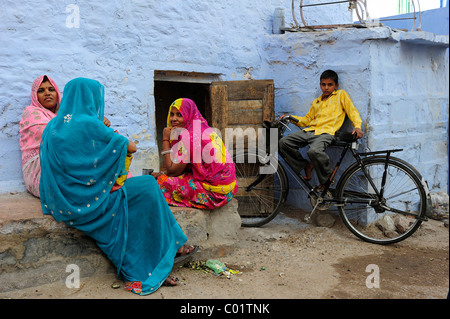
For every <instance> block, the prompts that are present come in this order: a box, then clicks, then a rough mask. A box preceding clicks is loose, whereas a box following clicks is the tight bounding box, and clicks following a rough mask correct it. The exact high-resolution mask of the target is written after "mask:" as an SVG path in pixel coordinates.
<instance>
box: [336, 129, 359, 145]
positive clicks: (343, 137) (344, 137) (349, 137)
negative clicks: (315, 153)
mask: <svg viewBox="0 0 450 319" xmlns="http://www.w3.org/2000/svg"><path fill="white" fill-rule="evenodd" d="M334 136H335V137H336V140H335V142H334V145H337V146H345V144H348V143H353V142H356V140H357V139H358V138H357V135H356V133H355V134H352V133H351V132H336V133H335V135H334Z"/></svg>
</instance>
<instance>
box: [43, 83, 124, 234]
mask: <svg viewBox="0 0 450 319" xmlns="http://www.w3.org/2000/svg"><path fill="white" fill-rule="evenodd" d="M103 114H104V87H103V85H101V84H100V83H99V82H97V81H95V80H90V79H84V78H77V79H74V80H72V81H70V82H69V83H67V84H66V86H65V88H64V98H63V99H62V102H61V107H60V109H59V112H58V115H57V116H56V117H55V118H54V119H53V120H52V121H50V123H48V125H47V127H46V128H45V131H44V134H43V136H42V145H41V148H40V157H41V183H40V189H41V203H42V208H43V211H44V214H51V215H53V217H54V218H55V219H56V220H63V221H69V220H70V223H71V225H76V224H77V223H84V222H86V221H88V220H92V219H93V218H95V217H96V216H97V215H99V214H102V213H103V212H104V210H105V208H106V207H105V206H106V203H107V201H106V199H107V198H108V194H109V192H110V190H111V188H112V186H113V184H114V182H115V180H116V179H117V177H118V175H119V173H120V172H121V171H122V169H123V168H124V163H125V157H126V155H127V148H128V139H127V138H126V137H124V136H122V135H119V134H116V133H115V132H114V130H113V129H112V128H109V127H106V126H105V125H104V124H103V121H102V120H103Z"/></svg>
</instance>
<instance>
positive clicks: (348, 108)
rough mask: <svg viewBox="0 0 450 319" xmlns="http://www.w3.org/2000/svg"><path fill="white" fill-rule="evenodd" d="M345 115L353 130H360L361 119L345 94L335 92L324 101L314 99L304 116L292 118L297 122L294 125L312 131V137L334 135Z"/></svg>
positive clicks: (341, 91)
mask: <svg viewBox="0 0 450 319" xmlns="http://www.w3.org/2000/svg"><path fill="white" fill-rule="evenodd" d="M345 114H347V116H348V118H349V119H350V121H352V123H353V126H354V128H361V123H362V120H361V117H360V116H359V113H358V110H357V109H356V108H355V106H354V105H353V102H352V100H351V99H350V97H349V96H348V94H347V92H345V91H344V90H336V91H334V92H333V93H331V94H330V96H329V97H328V99H326V100H325V101H322V96H320V97H318V98H317V99H315V100H314V101H313V102H312V105H311V108H310V109H309V111H308V113H307V114H306V115H305V116H303V117H302V116H295V115H292V117H294V118H296V119H298V120H299V121H298V123H294V124H295V125H297V126H299V127H307V126H308V127H307V128H305V131H314V135H320V134H323V133H327V134H330V135H334V133H335V132H336V131H337V130H339V129H340V127H341V126H342V124H343V123H344V120H345Z"/></svg>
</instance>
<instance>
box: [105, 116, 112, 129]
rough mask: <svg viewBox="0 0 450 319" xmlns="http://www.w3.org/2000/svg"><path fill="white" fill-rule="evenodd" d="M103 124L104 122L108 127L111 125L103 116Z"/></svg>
mask: <svg viewBox="0 0 450 319" xmlns="http://www.w3.org/2000/svg"><path fill="white" fill-rule="evenodd" d="M103 124H105V125H106V127H110V126H111V122H110V120H108V119H107V118H106V117H103Z"/></svg>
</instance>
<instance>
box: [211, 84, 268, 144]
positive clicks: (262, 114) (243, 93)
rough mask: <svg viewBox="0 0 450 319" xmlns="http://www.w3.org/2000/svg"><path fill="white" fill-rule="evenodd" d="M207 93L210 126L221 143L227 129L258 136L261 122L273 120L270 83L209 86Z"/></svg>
mask: <svg viewBox="0 0 450 319" xmlns="http://www.w3.org/2000/svg"><path fill="white" fill-rule="evenodd" d="M210 92H211V93H210V94H211V124H212V125H211V126H212V127H214V128H217V129H219V130H220V131H221V133H222V138H223V139H224V141H225V128H227V127H228V128H239V127H240V128H242V129H243V130H245V129H246V128H253V129H254V130H255V132H257V129H258V128H259V127H262V123H263V121H264V120H267V121H273V120H274V116H275V113H274V85H273V80H246V81H223V82H212V83H211V91H210ZM225 142H226V144H228V143H227V141H225ZM247 144H248V139H247V138H246V142H245V147H247ZM228 145H230V144H228Z"/></svg>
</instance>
